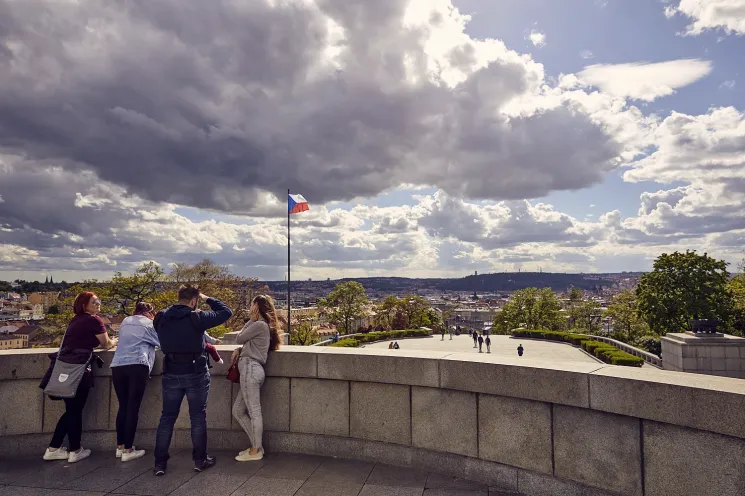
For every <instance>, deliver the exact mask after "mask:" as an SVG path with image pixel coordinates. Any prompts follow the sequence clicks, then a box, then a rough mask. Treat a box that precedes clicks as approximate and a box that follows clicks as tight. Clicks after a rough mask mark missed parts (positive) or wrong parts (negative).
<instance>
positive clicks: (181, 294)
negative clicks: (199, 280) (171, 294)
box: [178, 284, 199, 301]
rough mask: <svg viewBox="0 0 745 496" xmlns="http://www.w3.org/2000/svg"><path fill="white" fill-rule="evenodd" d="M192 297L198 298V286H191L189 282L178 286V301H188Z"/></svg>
mask: <svg viewBox="0 0 745 496" xmlns="http://www.w3.org/2000/svg"><path fill="white" fill-rule="evenodd" d="M194 298H199V288H198V287H197V286H192V285H191V284H184V285H182V286H181V287H180V288H178V299H179V301H189V300H193V299H194Z"/></svg>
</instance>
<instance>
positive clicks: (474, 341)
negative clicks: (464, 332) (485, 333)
mask: <svg viewBox="0 0 745 496" xmlns="http://www.w3.org/2000/svg"><path fill="white" fill-rule="evenodd" d="M469 331H470V330H469ZM471 336H473V347H474V348H475V347H476V343H478V339H479V335H478V334H477V333H476V331H473V333H472V334H471Z"/></svg>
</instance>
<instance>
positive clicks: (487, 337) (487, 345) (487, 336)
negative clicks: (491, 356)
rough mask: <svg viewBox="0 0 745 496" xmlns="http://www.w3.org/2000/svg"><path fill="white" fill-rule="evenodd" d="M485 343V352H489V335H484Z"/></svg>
mask: <svg viewBox="0 0 745 496" xmlns="http://www.w3.org/2000/svg"><path fill="white" fill-rule="evenodd" d="M484 342H485V343H486V352H487V353H491V339H489V335H488V334H487V335H486V339H485V340H484Z"/></svg>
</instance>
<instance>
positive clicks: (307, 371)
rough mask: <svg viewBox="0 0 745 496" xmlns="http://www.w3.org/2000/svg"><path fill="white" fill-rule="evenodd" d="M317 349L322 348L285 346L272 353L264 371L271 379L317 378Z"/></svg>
mask: <svg viewBox="0 0 745 496" xmlns="http://www.w3.org/2000/svg"><path fill="white" fill-rule="evenodd" d="M317 348H320V346H283V347H281V348H280V349H279V350H277V351H275V352H272V353H271V355H270V356H269V359H268V360H267V362H266V366H265V367H264V371H265V372H266V375H267V376H269V377H316V375H317V370H318V367H317V361H316V355H317Z"/></svg>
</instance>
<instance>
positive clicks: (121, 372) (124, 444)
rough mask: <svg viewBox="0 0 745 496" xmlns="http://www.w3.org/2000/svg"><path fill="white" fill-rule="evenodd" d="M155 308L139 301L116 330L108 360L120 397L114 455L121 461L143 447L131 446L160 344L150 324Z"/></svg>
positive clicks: (141, 452) (141, 454) (127, 459)
mask: <svg viewBox="0 0 745 496" xmlns="http://www.w3.org/2000/svg"><path fill="white" fill-rule="evenodd" d="M153 317H155V311H154V310H153V306H152V305H151V304H150V303H145V302H140V303H138V304H137V307H136V308H135V315H132V316H131V317H127V318H126V319H124V321H123V322H122V326H121V328H120V329H119V345H118V346H117V348H116V351H115V352H114V358H113V360H112V361H111V381H112V383H113V384H114V391H116V397H117V399H118V400H119V412H118V413H117V414H116V444H117V448H116V457H117V458H121V459H122V461H123V462H127V461H130V460H134V459H136V458H140V457H141V456H143V455H144V454H145V450H138V449H135V447H134V446H133V445H132V443H134V439H135V432H137V421H138V417H139V413H140V404H141V403H142V397H143V396H144V395H145V386H146V385H147V380H148V378H149V377H150V371H152V369H153V363H154V362H155V347H156V346H160V342H159V341H158V335H157V334H156V332H155V328H154V327H153Z"/></svg>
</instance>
